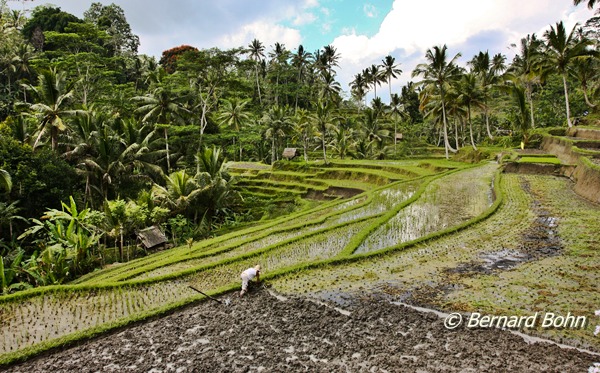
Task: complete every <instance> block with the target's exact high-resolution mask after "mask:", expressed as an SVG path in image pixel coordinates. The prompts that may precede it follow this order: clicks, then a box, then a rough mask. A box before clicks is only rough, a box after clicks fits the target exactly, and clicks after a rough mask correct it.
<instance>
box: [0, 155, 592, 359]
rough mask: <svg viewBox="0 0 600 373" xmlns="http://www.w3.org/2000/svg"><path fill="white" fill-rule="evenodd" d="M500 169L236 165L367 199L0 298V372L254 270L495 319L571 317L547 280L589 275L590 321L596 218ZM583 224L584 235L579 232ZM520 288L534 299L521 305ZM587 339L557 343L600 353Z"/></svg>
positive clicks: (542, 183)
mask: <svg viewBox="0 0 600 373" xmlns="http://www.w3.org/2000/svg"><path fill="white" fill-rule="evenodd" d="M242 166H243V167H242ZM497 168H498V166H497V164H495V163H483V164H480V165H476V166H475V167H472V166H467V165H465V164H458V163H453V162H445V161H439V160H431V161H417V160H411V161H406V162H401V161H397V162H386V163H377V162H372V161H371V162H340V163H339V164H333V165H331V166H329V167H324V166H323V165H318V164H315V165H311V166H310V167H304V168H301V167H299V166H296V165H294V164H289V165H286V166H285V167H283V169H277V170H270V169H267V168H265V167H263V166H255V167H254V166H253V167H250V166H249V165H240V166H239V168H237V169H235V170H236V173H237V174H238V175H244V174H248V175H249V174H251V175H252V176H248V177H247V179H248V180H249V181H252V182H257V183H258V184H260V183H263V185H264V184H266V183H265V182H261V181H260V180H266V181H268V183H275V184H277V183H286V184H282V185H283V186H284V187H285V188H287V189H289V190H292V189H293V188H297V189H298V190H300V189H301V188H304V187H305V186H306V190H305V191H303V193H304V192H306V193H307V195H308V192H307V191H308V190H309V188H311V187H315V186H316V187H317V188H314V189H313V190H315V191H316V190H319V188H321V189H320V191H321V192H324V191H326V190H333V189H330V188H331V187H332V186H335V187H339V186H340V185H343V184H344V183H343V182H342V181H340V180H339V179H337V180H336V181H335V182H331V183H328V181H327V180H329V179H328V177H332V179H331V180H333V176H331V175H335V177H336V178H344V177H351V178H354V179H352V180H349V181H348V182H347V183H345V184H346V185H349V186H350V188H353V187H356V186H357V185H362V186H363V187H364V188H365V189H366V191H365V192H364V193H362V194H359V195H355V196H346V197H345V198H342V197H340V196H338V197H335V196H333V195H331V196H330V197H331V198H335V199H334V200H332V201H324V202H322V203H321V204H319V205H318V206H317V207H314V208H312V209H310V210H306V211H301V212H298V213H295V214H292V215H290V216H287V217H285V218H280V219H277V220H274V221H268V222H265V223H263V224H261V225H258V226H254V227H250V228H246V229H242V230H239V231H237V232H232V233H229V234H226V235H224V236H221V237H215V238H213V239H210V240H206V241H202V242H198V243H195V244H194V245H193V246H192V247H191V248H188V247H187V246H185V247H179V248H174V249H171V250H168V251H164V252H160V253H156V254H154V255H151V256H148V257H145V258H140V259H137V260H134V261H132V262H129V263H125V264H121V265H119V266H113V267H111V268H106V269H104V270H102V271H98V272H96V273H93V274H89V275H88V276H85V277H83V278H81V279H79V280H78V281H75V282H74V283H73V284H71V285H65V286H56V287H52V288H42V289H34V290H29V291H26V292H22V293H18V294H14V295H10V296H4V297H0V320H1V321H2V322H1V323H0V335H1V336H2V337H0V362H4V363H5V362H8V361H11V360H13V359H16V358H22V357H25V356H28V355H31V354H35V353H38V352H39V351H43V350H45V349H47V348H50V347H52V346H56V345H60V344H63V343H67V342H69V341H73V340H77V339H80V338H83V337H88V336H91V335H95V334H97V333H100V332H103V331H105V330H110V329H112V328H114V327H117V326H119V325H124V324H127V323H130V322H132V321H135V320H140V319H144V318H147V317H149V316H151V315H156V314H161V313H164V312H166V311H168V310H170V309H173V308H176V307H180V306H182V305H184V304H188V303H190V302H193V301H197V300H199V299H201V298H203V297H202V296H200V295H198V294H197V293H196V292H194V291H193V290H191V289H190V288H189V285H193V286H195V287H197V288H199V289H202V290H203V291H205V292H207V293H209V294H220V293H224V292H227V291H231V290H234V289H238V288H239V283H238V282H239V273H240V272H241V271H242V270H243V269H245V268H247V267H249V266H253V265H255V264H256V263H260V264H261V265H262V267H263V270H264V277H265V278H266V279H267V280H268V281H270V282H271V283H272V284H273V285H274V287H275V288H276V289H277V290H280V291H282V292H291V293H309V294H313V295H316V296H320V297H325V298H329V299H332V298H335V297H338V298H339V297H342V296H343V294H347V293H356V292H359V293H360V292H361V291H363V292H372V291H373V290H374V291H379V292H383V293H385V294H388V295H393V296H395V297H398V299H401V300H413V301H414V302H415V303H425V304H429V305H433V306H436V307H438V308H444V309H458V310H469V311H472V310H484V311H486V312H501V311H504V310H509V309H516V310H522V311H523V312H526V311H532V310H534V309H536V308H535V307H541V306H542V305H547V304H550V303H543V302H556V305H557V309H558V310H566V309H567V308H566V307H567V302H566V299H565V298H564V296H563V295H558V294H555V293H556V292H555V291H553V290H552V289H549V286H548V285H546V282H547V284H554V285H553V286H561V289H563V288H564V289H565V290H567V289H570V290H571V292H573V291H574V289H575V287H574V282H575V281H579V283H581V282H583V281H582V279H581V278H578V277H577V276H584V277H585V280H586V281H585V283H587V284H588V285H587V287H585V286H584V287H582V288H581V289H582V290H581V291H580V292H578V293H577V295H578V302H580V303H579V304H576V305H574V306H573V305H571V307H573V308H571V309H572V310H574V311H577V312H581V313H582V314H585V315H590V312H592V313H593V309H592V308H593V304H594V302H596V304H599V303H598V300H599V299H598V295H597V294H598V292H597V291H596V292H595V293H594V291H593V290H598V289H597V287H596V288H594V285H592V284H596V286H597V284H598V283H600V281H599V280H600V278H598V273H600V271H598V269H599V268H600V267H599V257H600V254H598V253H600V247H598V245H600V243H599V240H598V237H597V233H596V232H597V231H595V230H594V229H595V228H594V227H597V226H596V225H595V222H597V220H594V219H596V218H597V217H598V212H597V208H595V207H594V206H588V205H585V203H584V202H582V201H581V200H580V199H578V197H576V196H575V195H573V194H572V193H571V194H569V188H568V185H567V184H566V183H567V181H565V180H562V179H554V178H551V177H535V176H518V175H504V176H502V177H501V178H500V174H499V173H498V172H497ZM328 171H330V173H327V172H328ZM239 177H241V178H242V179H244V177H245V176H239ZM250 184H251V183H250ZM250 184H243V183H241V185H250ZM296 184H298V185H301V187H298V186H297V185H296ZM335 184H337V185H335ZM551 188H556V190H559V191H560V195H555V194H553V193H551V192H550V191H551V190H553V189H551ZM497 191H499V192H500V194H499V195H496V194H495V192H497ZM559 197H560V198H559ZM565 204H566V206H564V205H565ZM540 205H543V208H542V207H539V206H540ZM544 214H546V215H544ZM542 215H544V216H546V217H547V216H551V217H556V218H557V219H558V226H557V227H558V228H556V227H554V226H553V227H551V228H552V229H555V230H557V234H558V235H559V236H560V238H561V241H560V242H561V244H560V248H559V249H557V250H559V251H558V252H557V253H551V254H552V255H550V254H539V255H538V254H536V253H537V251H536V250H537V249H538V248H536V247H533V246H531V245H529V246H527V245H525V244H524V237H526V236H527V235H528V234H529V232H530V231H531V229H533V228H532V227H534V226H537V225H536V224H537V223H536V222H537V221H538V220H539V218H540V216H542ZM484 218H485V219H484ZM582 219H583V220H582ZM544 221H545V222H546V223H548V222H550V223H548V224H550V225H551V224H554V223H553V222H556V221H555V220H551V219H550V220H548V219H546V220H544ZM582 221H583V222H585V224H587V225H586V228H585V229H583V231H580V232H581V233H578V234H574V233H573V231H574V230H575V227H576V226H577V224H580V223H581V222H582ZM548 224H547V225H548ZM538 225H539V224H538ZM542 226H543V224H542ZM544 227H545V226H544ZM549 242H550V241H549ZM552 242H554V241H552ZM530 246H531V247H530ZM519 255H521V256H519ZM536 255H538V256H536ZM509 257H510V258H513V259H514V258H521V259H522V260H521V259H516V260H515V261H514V263H513V264H514V265H512V266H511V267H510V271H508V270H507V271H502V270H499V268H498V266H496V267H495V266H494V265H495V264H497V263H498V262H500V261H502V260H504V261H506V260H507V258H509ZM563 259H564V260H565V262H564V265H563V266H561V265H558V261H560V260H563ZM565 266H566V267H565ZM473 268H475V269H473ZM566 268H568V269H569V271H567V269H566ZM589 271H595V272H594V273H595V274H593V275H590V272H589ZM556 276H558V278H562V279H564V280H565V281H564V283H561V284H558V283H557V282H556V280H555V279H556V278H557V277H556ZM269 279H270V280H269ZM594 281H595V282H594ZM569 286H570V287H569ZM520 287H528V288H529V290H527V291H521V292H520V293H518V294H517V290H518V289H519V288H520ZM542 291H544V292H543V293H541V292H542ZM542 296H543V301H542V300H540V299H542V298H541V297H542ZM590 317H591V315H590ZM586 333H587V334H586ZM590 334H591V333H589V330H581V331H576V332H571V331H557V332H556V335H558V336H560V337H565V338H567V337H568V338H576V339H578V340H579V341H584V342H585V343H591V344H592V345H594V343H596V345H595V346H596V347H598V346H597V341H596V342H594V340H593V338H590V337H589V335H590Z"/></svg>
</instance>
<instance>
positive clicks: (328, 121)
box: [314, 101, 337, 163]
mask: <svg viewBox="0 0 600 373" xmlns="http://www.w3.org/2000/svg"><path fill="white" fill-rule="evenodd" d="M314 120H315V127H316V128H317V131H319V135H320V136H319V137H320V138H321V148H322V149H323V161H324V162H325V163H327V134H328V133H329V131H331V130H332V129H333V128H334V127H335V124H336V121H337V117H335V116H334V114H333V106H332V105H331V104H330V103H328V102H324V101H320V102H319V103H318V104H317V110H316V111H315V114H314Z"/></svg>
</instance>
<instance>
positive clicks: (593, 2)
mask: <svg viewBox="0 0 600 373" xmlns="http://www.w3.org/2000/svg"><path fill="white" fill-rule="evenodd" d="M586 1H587V6H588V8H590V9H594V5H596V0H573V4H575V5H579V4H581V3H585V2H586Z"/></svg>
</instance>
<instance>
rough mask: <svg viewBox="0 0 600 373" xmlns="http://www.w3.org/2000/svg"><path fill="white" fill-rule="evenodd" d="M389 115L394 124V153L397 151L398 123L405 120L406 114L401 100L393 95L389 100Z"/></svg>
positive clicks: (396, 95) (395, 94)
mask: <svg viewBox="0 0 600 373" xmlns="http://www.w3.org/2000/svg"><path fill="white" fill-rule="evenodd" d="M389 113H390V115H391V116H392V120H393V122H394V153H396V151H397V149H396V148H397V143H398V138H397V135H398V121H399V120H400V119H402V118H406V117H407V116H408V114H407V113H406V111H405V110H404V104H403V103H402V98H401V97H400V96H399V95H398V94H397V93H394V94H392V96H391V99H390V105H389Z"/></svg>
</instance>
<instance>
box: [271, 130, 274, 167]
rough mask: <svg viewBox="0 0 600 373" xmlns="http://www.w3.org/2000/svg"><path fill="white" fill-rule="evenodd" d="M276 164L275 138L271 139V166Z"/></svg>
mask: <svg viewBox="0 0 600 373" xmlns="http://www.w3.org/2000/svg"><path fill="white" fill-rule="evenodd" d="M273 163H275V136H273V138H272V139H271V164H273Z"/></svg>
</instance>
